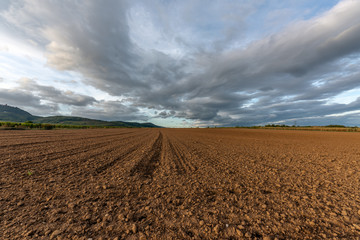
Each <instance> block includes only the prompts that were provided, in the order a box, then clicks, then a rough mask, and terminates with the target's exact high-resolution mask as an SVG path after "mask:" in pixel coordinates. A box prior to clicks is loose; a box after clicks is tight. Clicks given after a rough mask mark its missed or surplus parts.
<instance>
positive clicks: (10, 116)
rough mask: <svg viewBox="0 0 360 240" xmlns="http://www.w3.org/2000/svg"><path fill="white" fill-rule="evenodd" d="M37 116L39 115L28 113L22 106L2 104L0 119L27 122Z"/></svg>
mask: <svg viewBox="0 0 360 240" xmlns="http://www.w3.org/2000/svg"><path fill="white" fill-rule="evenodd" d="M36 118H38V117H37V116H33V115H31V114H30V113H28V112H26V111H24V110H22V109H20V108H17V107H11V106H8V105H1V104H0V120H1V121H9V122H25V121H32V120H34V119H36Z"/></svg>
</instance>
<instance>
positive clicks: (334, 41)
mask: <svg viewBox="0 0 360 240" xmlns="http://www.w3.org/2000/svg"><path fill="white" fill-rule="evenodd" d="M308 3H309V4H310V2H308ZM311 3H312V2H311ZM8 4H10V5H9V6H7V8H3V9H7V10H5V11H3V12H2V13H1V17H2V20H4V22H6V23H7V24H8V25H9V26H11V29H12V31H14V32H18V33H19V34H18V35H21V36H23V37H24V39H26V41H32V42H33V43H34V46H37V47H38V48H40V49H42V51H43V52H44V56H45V58H46V64H47V65H46V66H48V67H51V68H54V69H56V70H58V71H62V72H65V71H73V72H77V73H79V74H80V75H81V76H82V82H83V84H85V85H91V86H92V87H95V88H96V89H99V90H101V91H105V92H107V93H108V94H110V95H111V96H113V97H115V98H118V99H122V100H111V101H110V100H101V101H100V100H97V99H95V98H94V97H91V96H87V95H84V94H79V93H75V92H73V91H68V90H64V89H57V88H55V87H52V86H45V85H41V84H37V83H36V82H34V81H31V80H26V81H23V82H21V89H22V93H24V94H25V95H26V94H27V95H29V96H30V93H32V94H33V95H34V96H35V97H34V99H33V101H40V100H39V99H41V100H42V101H44V100H45V101H48V102H51V103H53V104H54V106H56V105H57V104H61V105H66V106H69V109H71V111H72V113H73V114H76V115H81V116H87V117H92V118H98V117H97V116H100V117H101V118H102V119H109V120H110V119H111V120H113V119H114V118H115V117H116V118H119V119H124V118H125V119H129V120H131V119H132V118H133V119H141V120H142V119H144V120H148V119H149V117H150V116H151V115H150V114H147V113H146V110H149V109H151V110H154V111H157V115H156V118H159V119H164V120H166V119H170V118H183V119H188V120H192V121H194V122H199V123H201V124H209V123H214V124H220V125H221V124H224V125H231V124H234V125H235V124H236V125H237V124H239V125H254V124H260V123H266V122H275V121H286V120H290V119H291V120H292V119H296V118H304V117H308V118H311V117H321V116H327V115H329V114H337V113H341V112H344V111H352V110H355V109H356V108H357V107H359V105H358V101H354V102H353V103H350V104H329V100H330V99H331V98H333V97H335V96H337V95H339V94H340V93H342V92H346V91H348V90H351V89H354V88H357V87H358V79H359V76H360V69H359V68H358V67H356V66H358V63H359V61H358V58H357V57H358V56H359V54H360V24H359V22H360V17H359V16H360V2H359V1H354V0H344V1H340V2H339V3H338V4H336V5H335V6H334V7H332V8H330V9H329V10H327V11H325V12H320V13H319V12H316V15H312V14H315V13H314V12H313V10H311V9H302V10H308V11H307V12H308V13H309V14H307V15H306V13H302V12H303V11H299V10H298V11H296V9H294V8H292V7H293V6H291V3H283V4H280V5H281V7H279V6H276V4H273V3H266V2H264V1H245V0H244V1H212V2H210V3H209V2H208V1H201V0H198V1H171V2H166V1H165V2H164V1H152V2H151V3H149V2H148V1H136V2H133V1H105V2H100V1H86V2H74V1H55V2H54V1H51V2H50V1H40V0H25V1H14V2H11V3H8ZM295 5H296V4H295ZM310 5H313V4H310ZM323 5H324V2H323V3H322V4H320V3H319V5H316V6H317V7H318V8H323ZM204 6H206V7H204ZM316 6H314V8H316ZM294 12H301V14H300V13H299V14H298V15H297V16H296V18H295V19H293V21H291V22H290V23H286V21H285V23H284V21H282V22H281V19H289V18H290V16H291V15H292V13H294ZM274 13H279V14H280V15H279V16H278V17H274ZM310 13H312V14H310ZM259 15H264V16H261V17H259ZM277 15H278V14H277ZM305 15H306V17H305ZM309 15H311V16H309ZM279 18H280V20H279ZM264 19H270V20H271V19H272V21H273V22H278V24H279V25H277V26H276V27H274V28H273V29H272V28H271V31H276V32H271V31H270V30H265V29H266V28H267V27H268V26H269V25H268V24H267V23H261V20H264ZM279 22H281V23H279ZM257 29H262V30H263V31H264V33H259V32H256V30H257ZM50 81H51V80H50ZM8 94H10V93H8ZM24 97H25V96H24ZM37 97H38V98H37ZM34 104H35V102H34Z"/></svg>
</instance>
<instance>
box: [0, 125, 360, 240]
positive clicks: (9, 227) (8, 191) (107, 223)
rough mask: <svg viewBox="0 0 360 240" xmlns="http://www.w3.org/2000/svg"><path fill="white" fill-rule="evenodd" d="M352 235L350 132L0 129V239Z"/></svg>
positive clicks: (355, 192)
mask: <svg viewBox="0 0 360 240" xmlns="http://www.w3.org/2000/svg"><path fill="white" fill-rule="evenodd" d="M359 236H360V134H359V133H340V132H305V131H276V130H247V129H95V130H94V129H92V130H54V131H36V130H34V131H1V132H0V239H93V240H95V239H242V238H245V239H246V238H253V239H289V238H291V239H325V238H333V239H339V238H346V239H359Z"/></svg>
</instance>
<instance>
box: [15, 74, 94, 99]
mask: <svg viewBox="0 0 360 240" xmlns="http://www.w3.org/2000/svg"><path fill="white" fill-rule="evenodd" d="M19 87H20V88H21V89H22V90H23V91H27V92H29V93H32V94H36V95H38V96H39V97H40V98H41V99H42V100H46V101H49V102H52V103H54V104H65V105H71V106H87V105H91V104H92V103H94V102H96V100H95V98H93V97H90V96H86V95H82V94H76V93H74V92H72V91H70V90H66V91H60V90H58V89H56V88H54V87H50V86H43V85H39V84H37V83H36V82H35V81H34V80H31V79H28V78H23V79H21V80H20V81H19Z"/></svg>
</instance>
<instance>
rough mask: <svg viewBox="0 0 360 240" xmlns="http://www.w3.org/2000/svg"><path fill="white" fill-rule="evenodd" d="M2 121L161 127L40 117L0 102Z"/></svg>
mask: <svg viewBox="0 0 360 240" xmlns="http://www.w3.org/2000/svg"><path fill="white" fill-rule="evenodd" d="M0 121H11V122H26V121H32V122H34V123H50V124H66V125H79V126H101V127H139V128H141V127H148V128H161V126H157V125H155V124H153V123H150V122H149V123H138V122H124V121H104V120H97V119H91V118H83V117H77V116H49V117H40V116H34V115H32V114H31V113H29V112H27V111H24V110H22V109H20V108H18V107H13V106H9V105H7V104H5V105H4V104H0Z"/></svg>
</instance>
